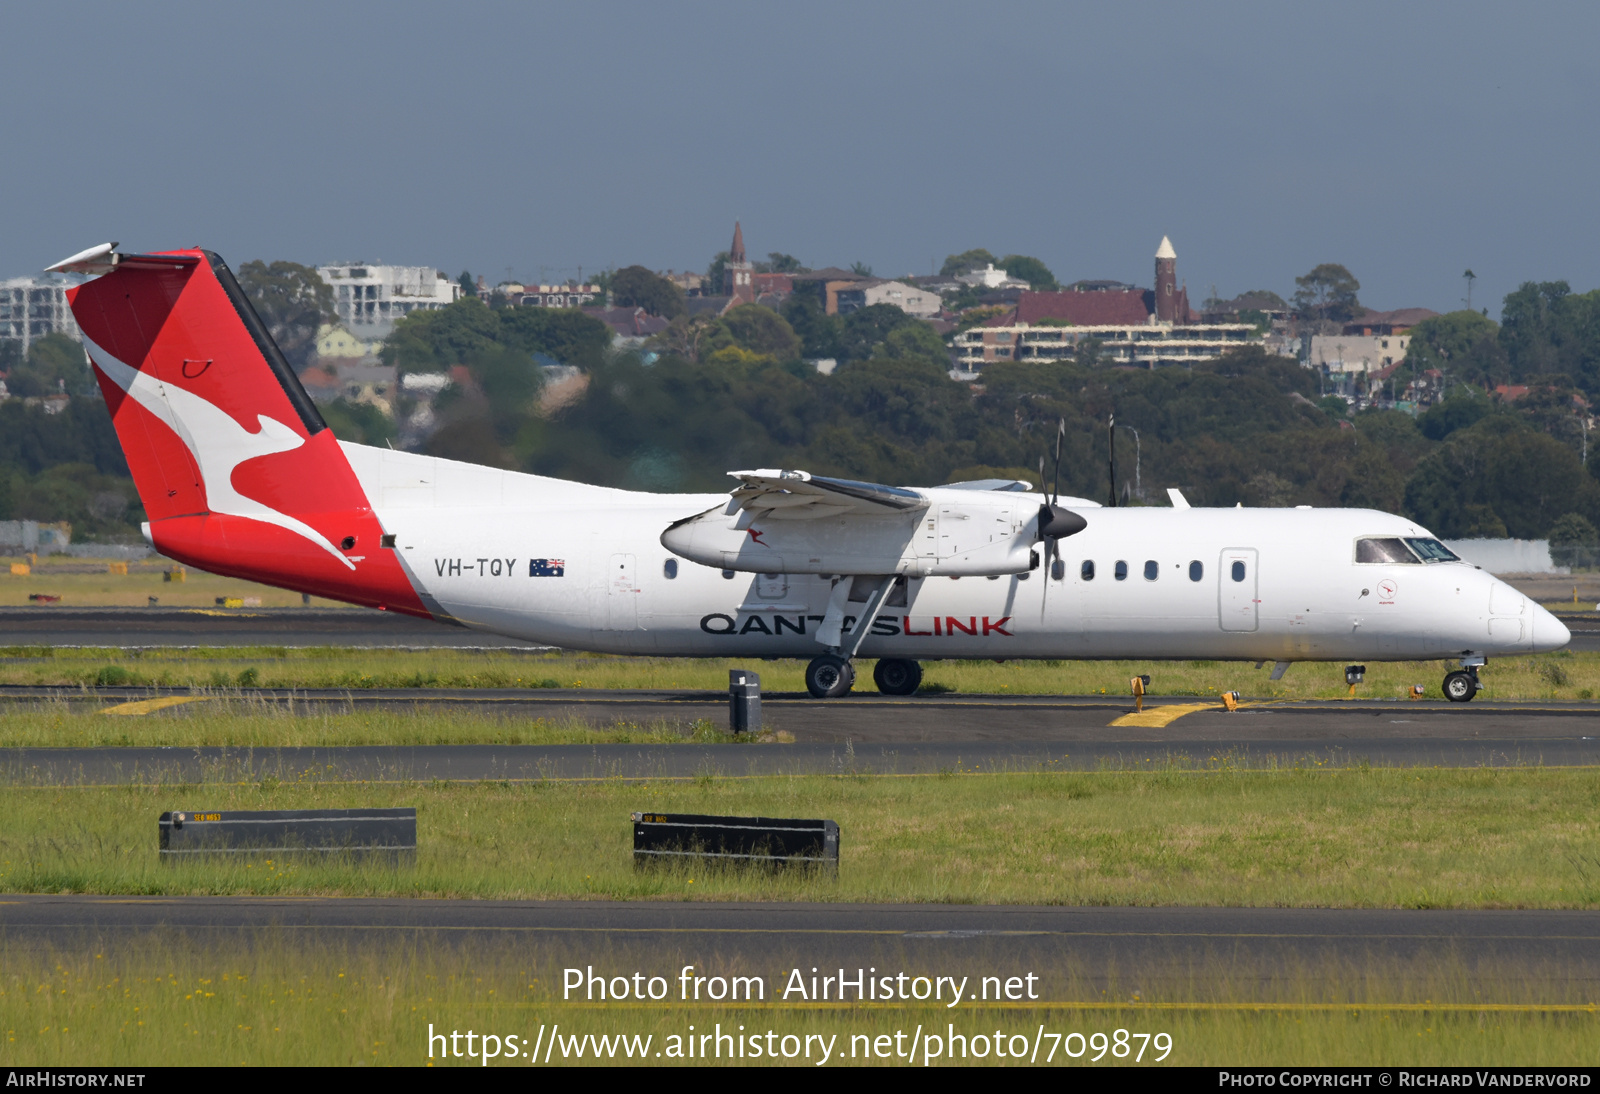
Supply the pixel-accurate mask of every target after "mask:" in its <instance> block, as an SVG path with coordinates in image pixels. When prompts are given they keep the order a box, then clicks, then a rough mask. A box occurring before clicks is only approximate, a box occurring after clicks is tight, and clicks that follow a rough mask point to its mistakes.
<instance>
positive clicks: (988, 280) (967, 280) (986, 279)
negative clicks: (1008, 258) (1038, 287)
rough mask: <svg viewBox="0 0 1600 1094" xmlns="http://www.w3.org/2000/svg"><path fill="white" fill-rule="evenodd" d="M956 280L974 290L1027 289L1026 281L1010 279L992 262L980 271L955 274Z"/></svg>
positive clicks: (1008, 275)
mask: <svg viewBox="0 0 1600 1094" xmlns="http://www.w3.org/2000/svg"><path fill="white" fill-rule="evenodd" d="M956 280H957V281H959V282H961V283H962V284H963V285H971V286H972V287H973V288H975V289H1026V288H1027V287H1028V283H1027V282H1026V281H1023V280H1020V279H1019V278H1015V277H1012V276H1011V275H1010V274H1008V273H1006V272H1005V271H1004V270H997V269H995V268H994V263H993V262H991V263H989V264H988V265H987V266H985V267H984V268H983V269H981V270H972V271H970V272H968V273H964V274H957V275H956Z"/></svg>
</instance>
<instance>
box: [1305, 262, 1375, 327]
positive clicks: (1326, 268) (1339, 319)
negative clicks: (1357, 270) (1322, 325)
mask: <svg viewBox="0 0 1600 1094" xmlns="http://www.w3.org/2000/svg"><path fill="white" fill-rule="evenodd" d="M1294 283H1295V285H1296V286H1297V288H1296V289H1295V294H1294V300H1293V303H1294V308H1295V311H1296V312H1297V313H1298V314H1299V316H1300V318H1302V319H1311V320H1320V321H1322V322H1329V323H1346V322H1349V321H1350V319H1351V318H1353V317H1354V316H1355V314H1356V312H1357V310H1359V309H1360V307H1361V301H1359V300H1358V299H1356V293H1357V292H1359V291H1360V290H1361V282H1359V281H1357V280H1356V279H1355V277H1354V276H1353V275H1352V274H1351V273H1350V271H1349V270H1347V269H1345V268H1344V267H1343V266H1340V265H1339V264H1338V263H1336V262H1324V263H1322V264H1321V265H1319V266H1316V267H1314V268H1313V269H1312V270H1311V272H1310V273H1308V274H1306V275H1305V276H1304V277H1297V278H1295V279H1294Z"/></svg>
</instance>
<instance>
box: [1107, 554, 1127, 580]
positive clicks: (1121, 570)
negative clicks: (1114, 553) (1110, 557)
mask: <svg viewBox="0 0 1600 1094" xmlns="http://www.w3.org/2000/svg"><path fill="white" fill-rule="evenodd" d="M1111 576H1112V577H1114V578H1116V579H1117V580H1118V581H1126V580H1128V564H1127V563H1126V562H1124V561H1122V560H1121V559H1120V558H1119V559H1117V564H1116V565H1115V566H1114V567H1112V570H1111Z"/></svg>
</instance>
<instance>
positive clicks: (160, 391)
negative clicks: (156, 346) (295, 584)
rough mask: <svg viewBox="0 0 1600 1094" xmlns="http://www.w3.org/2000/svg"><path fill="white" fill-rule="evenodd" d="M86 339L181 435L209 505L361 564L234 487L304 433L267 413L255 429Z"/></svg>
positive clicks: (125, 386) (134, 394)
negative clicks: (237, 476)
mask: <svg viewBox="0 0 1600 1094" xmlns="http://www.w3.org/2000/svg"><path fill="white" fill-rule="evenodd" d="M83 344H84V347H85V348H86V349H87V350H88V351H89V357H90V359H91V360H93V361H94V363H95V365H96V366H97V367H98V368H99V369H100V371H101V372H103V373H105V375H106V376H107V377H108V378H110V380H111V381H112V382H113V383H114V384H116V385H117V386H118V387H120V388H121V389H122V390H123V391H125V392H127V393H128V395H129V397H130V398H132V399H133V400H134V401H136V402H137V403H138V404H139V405H140V406H142V407H144V408H145V409H146V410H148V411H149V412H150V413H151V414H153V415H155V416H156V417H157V418H159V419H160V420H161V421H163V422H165V423H166V425H167V426H168V427H169V428H171V430H172V431H173V432H174V433H176V434H177V435H178V437H179V438H180V439H182V441H183V443H184V445H185V446H186V447H187V448H188V449H189V453H190V454H191V455H192V456H193V457H194V462H195V465H196V466H197V467H199V469H200V479H201V482H202V483H203V484H204V486H205V491H206V505H207V508H209V509H210V510H211V511H212V512H213V513H218V514H221V515H223V516H233V517H246V518H248V519H250V520H259V521H262V522H263V523H265V524H275V525H277V526H278V527H279V528H283V529H285V530H287V531H290V532H293V533H294V534H295V535H298V536H302V537H304V538H305V539H308V540H310V541H311V542H312V543H314V544H316V545H317V546H318V547H321V548H322V549H323V550H325V551H327V552H328V553H329V554H330V555H332V556H333V557H334V558H336V559H338V560H339V561H340V562H341V563H343V564H344V565H345V566H346V567H348V568H349V569H352V570H354V569H355V568H356V566H355V563H353V562H351V561H350V560H349V559H348V558H346V557H345V556H344V554H343V553H342V552H341V551H340V550H339V548H337V547H335V546H334V545H333V544H332V543H331V542H329V541H328V539H327V537H325V536H324V535H323V534H322V533H321V532H318V531H317V530H316V529H315V528H313V527H311V526H310V525H309V524H307V523H305V522H304V521H302V520H297V519H295V518H294V517H291V516H290V515H289V514H287V513H283V512H280V511H279V510H277V509H273V508H271V507H270V506H267V505H264V504H263V503H261V502H259V501H256V500H255V499H254V498H249V497H246V496H245V495H243V494H241V493H239V492H238V491H237V490H235V489H234V488H233V472H234V469H235V468H236V467H238V466H239V465H240V464H242V463H244V462H245V461H246V460H253V459H255V458H256V457H258V456H271V455H275V454H277V453H279V452H289V451H292V450H294V449H296V448H299V447H300V446H301V445H303V444H305V443H306V442H305V438H304V437H302V436H300V435H299V434H298V433H296V432H295V431H294V430H293V429H290V428H289V427H288V426H286V425H284V424H283V423H282V422H280V421H278V420H277V419H275V418H269V417H267V416H266V415H265V414H258V415H256V420H257V421H258V422H260V424H261V429H260V432H257V433H251V432H250V431H249V430H247V429H245V427H244V426H242V425H240V424H239V423H238V422H237V421H236V420H235V419H234V417H233V416H232V415H231V414H228V413H227V412H226V411H224V410H222V409H221V408H220V407H217V406H215V405H214V404H212V403H210V402H207V401H206V400H205V399H202V398H201V397H200V396H198V395H196V394H195V393H194V392H192V391H185V390H184V389H183V388H181V387H177V386H175V385H173V384H169V383H165V382H163V381H161V380H157V379H155V378H154V377H152V376H149V375H147V374H146V373H143V372H140V371H139V370H138V369H136V368H134V367H133V366H132V365H129V364H126V363H125V362H122V361H119V360H117V359H116V358H115V357H114V356H112V355H111V354H110V353H108V352H106V350H104V349H102V348H101V347H100V346H98V345H96V344H95V343H94V342H93V341H92V340H91V339H90V338H89V337H88V336H87V335H84V337H83Z"/></svg>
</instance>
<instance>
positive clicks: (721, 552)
mask: <svg viewBox="0 0 1600 1094" xmlns="http://www.w3.org/2000/svg"><path fill="white" fill-rule="evenodd" d="M916 493H917V494H918V495H920V496H922V497H923V498H924V499H926V501H927V505H926V507H924V508H921V509H918V510H913V511H889V510H886V511H884V512H882V513H881V514H880V513H875V512H860V511H853V512H833V513H829V514H826V515H806V516H798V515H797V516H795V517H788V516H786V515H785V510H783V509H781V508H780V509H775V510H771V511H768V512H765V513H764V514H762V515H755V514H753V513H752V512H751V510H749V509H747V508H744V507H741V505H740V504H739V501H738V500H737V499H734V500H731V501H730V502H729V503H728V504H727V505H726V506H722V507H718V508H716V509H710V510H707V511H706V512H704V513H701V514H700V515H698V516H695V517H690V518H687V519H685V520H681V521H679V522H677V523H676V524H674V525H672V527H670V528H668V529H667V530H666V531H665V532H663V533H662V535H661V544H662V546H664V547H666V548H667V550H669V551H671V552H673V553H674V554H677V555H681V556H682V557H684V558H687V559H689V560H691V561H693V562H698V563H700V564H701V565H703V566H711V567H714V568H716V569H720V570H739V571H744V572H746V573H764V574H776V573H785V574H905V575H907V576H910V577H990V576H1003V575H1006V574H1021V573H1027V572H1028V571H1029V570H1031V569H1033V568H1034V567H1036V566H1037V565H1038V559H1037V556H1036V555H1035V553H1034V550H1033V548H1034V546H1035V544H1036V543H1037V542H1038V524H1039V507H1040V497H1039V495H1038V494H1027V493H1001V492H983V491H973V490H949V489H931V490H918V491H916Z"/></svg>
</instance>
